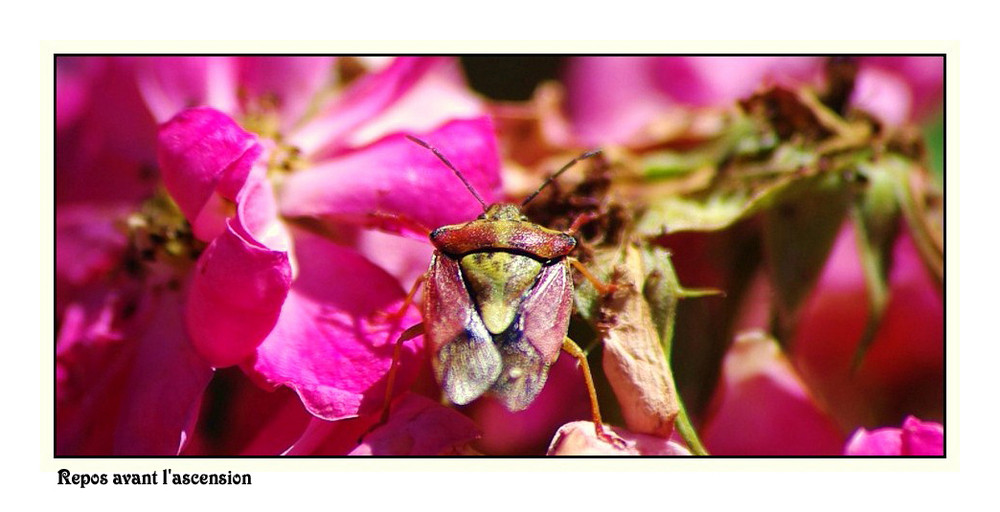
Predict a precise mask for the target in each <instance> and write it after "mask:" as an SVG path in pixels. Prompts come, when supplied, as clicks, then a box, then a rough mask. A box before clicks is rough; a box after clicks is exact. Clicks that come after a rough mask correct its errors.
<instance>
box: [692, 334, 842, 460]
mask: <svg viewBox="0 0 1000 512" xmlns="http://www.w3.org/2000/svg"><path fill="white" fill-rule="evenodd" d="M705 416H706V417H705V420H704V425H703V426H702V428H701V440H702V442H703V443H704V445H705V448H707V449H708V451H709V453H711V454H713V455H835V454H839V453H840V450H841V447H842V446H843V442H844V437H843V434H841V433H840V431H839V430H838V428H837V426H836V424H835V423H834V421H833V419H832V418H830V417H829V416H828V415H827V414H826V413H825V412H824V411H823V409H822V407H821V406H820V405H819V403H818V402H817V401H816V399H815V398H814V397H813V396H812V395H811V394H810V392H809V389H808V388H807V387H806V385H805V384H804V383H803V382H802V379H801V378H800V377H799V375H798V373H797V372H796V371H795V369H794V368H793V367H792V365H791V364H790V363H789V361H788V359H787V358H786V357H785V356H784V355H783V354H782V352H781V349H780V348H779V347H778V345H777V343H776V342H775V341H774V340H772V339H770V338H767V337H766V336H764V335H763V334H762V333H760V332H755V333H753V332H752V333H747V334H744V335H743V336H741V337H738V338H737V339H736V341H735V342H734V343H733V346H732V347H731V348H730V349H729V352H728V353H727V354H726V357H725V359H724V361H723V367H722V377H721V381H720V383H719V384H718V387H717V388H716V393H715V396H714V398H713V401H712V403H711V405H710V406H709V409H708V412H707V413H706V415H705Z"/></svg>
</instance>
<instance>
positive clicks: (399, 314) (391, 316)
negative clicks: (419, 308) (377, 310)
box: [381, 274, 427, 322]
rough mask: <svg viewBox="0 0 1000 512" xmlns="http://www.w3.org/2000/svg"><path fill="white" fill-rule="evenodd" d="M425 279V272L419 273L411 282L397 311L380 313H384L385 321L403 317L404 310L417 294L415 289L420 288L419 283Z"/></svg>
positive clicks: (393, 320)
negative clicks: (411, 284) (408, 290)
mask: <svg viewBox="0 0 1000 512" xmlns="http://www.w3.org/2000/svg"><path fill="white" fill-rule="evenodd" d="M426 279H427V274H420V277H418V278H417V280H416V281H414V282H413V286H412V287H410V292H409V293H407V294H406V298H405V299H403V305H402V306H400V307H399V310H398V311H396V312H395V313H381V314H382V315H385V320H386V321H387V322H395V321H398V320H399V319H401V318H403V315H404V314H405V313H406V310H407V309H409V308H410V305H411V304H413V297H414V296H416V295H417V289H418V288H420V285H421V284H423V283H424V280H426Z"/></svg>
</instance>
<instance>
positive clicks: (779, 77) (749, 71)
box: [653, 56, 823, 106]
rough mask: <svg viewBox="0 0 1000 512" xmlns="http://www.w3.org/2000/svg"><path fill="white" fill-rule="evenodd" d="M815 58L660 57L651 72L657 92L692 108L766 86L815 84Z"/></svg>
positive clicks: (819, 65)
mask: <svg viewBox="0 0 1000 512" xmlns="http://www.w3.org/2000/svg"><path fill="white" fill-rule="evenodd" d="M822 66H823V59H820V58H818V57H766V56H749V57H714V56H712V57H660V58H657V59H656V63H655V65H654V67H653V73H654V76H655V77H656V80H657V83H658V85H659V86H660V90H662V91H663V92H665V93H666V94H667V95H669V96H670V97H671V98H673V99H674V100H676V101H678V102H680V103H685V104H688V105H695V106H711V105H727V104H729V103H731V102H733V101H736V100H738V99H740V98H743V97H746V96H749V95H750V94H752V93H753V92H754V91H755V90H757V89H758V88H759V87H762V86H767V85H776V84H779V85H793V86H794V85H798V84H802V83H809V82H815V81H817V80H818V78H819V77H820V75H821V72H822Z"/></svg>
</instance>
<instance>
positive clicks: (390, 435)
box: [349, 393, 479, 456]
mask: <svg viewBox="0 0 1000 512" xmlns="http://www.w3.org/2000/svg"><path fill="white" fill-rule="evenodd" d="M478 435H479V432H478V431H477V429H476V426H475V424H473V423H472V421H471V420H469V418H468V417H466V416H464V415H462V414H461V413H459V412H458V411H456V410H454V409H451V408H449V407H445V406H443V405H441V404H439V403H437V402H434V401H432V400H430V399H428V398H425V397H423V396H420V395H415V394H412V393H408V394H406V395H404V396H403V397H401V398H400V399H399V400H398V401H397V402H396V403H395V404H393V407H392V412H391V415H390V416H389V421H388V422H387V423H386V424H385V425H382V426H380V427H379V428H377V429H375V430H374V431H372V433H371V434H368V435H367V436H365V438H364V440H363V441H362V443H361V444H360V445H359V446H358V447H357V448H355V449H354V450H353V451H351V453H349V455H425V456H426V455H444V454H454V453H458V452H460V451H461V450H462V449H463V448H464V447H465V446H467V445H468V444H469V443H470V442H471V441H472V440H474V439H475V438H476V437H478Z"/></svg>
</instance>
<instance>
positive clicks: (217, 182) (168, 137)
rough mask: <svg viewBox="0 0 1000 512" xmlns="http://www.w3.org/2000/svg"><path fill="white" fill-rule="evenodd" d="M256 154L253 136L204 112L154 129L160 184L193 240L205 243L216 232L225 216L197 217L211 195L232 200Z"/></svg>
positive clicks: (222, 116)
mask: <svg viewBox="0 0 1000 512" xmlns="http://www.w3.org/2000/svg"><path fill="white" fill-rule="evenodd" d="M262 151H263V147H262V146H261V145H260V144H259V143H258V142H257V139H256V137H254V136H253V135H252V134H250V133H248V132H246V131H244V130H243V129H242V128H240V126H239V125H238V124H236V122H235V121H233V120H232V119H231V118H229V116H227V115H225V114H223V113H222V112H219V111H218V110H214V109H210V108H195V109H190V110H185V111H184V112H181V113H180V114H178V115H177V116H175V117H174V118H173V119H171V120H170V121H168V122H167V123H165V124H164V125H163V126H161V127H160V134H159V147H158V151H157V156H158V158H159V161H160V168H161V170H162V172H163V182H164V185H166V187H167V191H169V192H170V195H171V196H172V197H173V198H174V200H175V201H176V202H177V205H178V206H179V207H180V209H181V211H182V212H183V213H184V216H185V217H187V219H188V221H190V222H191V224H192V226H193V227H194V230H195V234H196V235H197V236H198V237H199V238H201V239H202V240H211V238H212V237H214V236H216V235H218V231H221V229H222V226H221V222H220V218H225V215H213V216H212V218H203V217H202V212H203V211H204V210H206V208H205V207H206V205H207V204H208V203H209V200H210V199H211V198H212V197H213V194H215V193H216V192H218V193H219V194H220V195H221V198H222V199H226V200H229V201H234V200H235V199H236V197H235V196H236V193H237V192H238V191H239V189H240V187H241V186H242V184H243V182H244V181H245V180H246V177H247V175H249V173H250V169H251V167H252V166H253V164H254V162H256V160H257V158H258V157H259V156H260V155H261V153H262ZM209 210H211V209H209ZM208 213H214V212H211V211H209V212H208ZM206 217H208V215H206Z"/></svg>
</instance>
